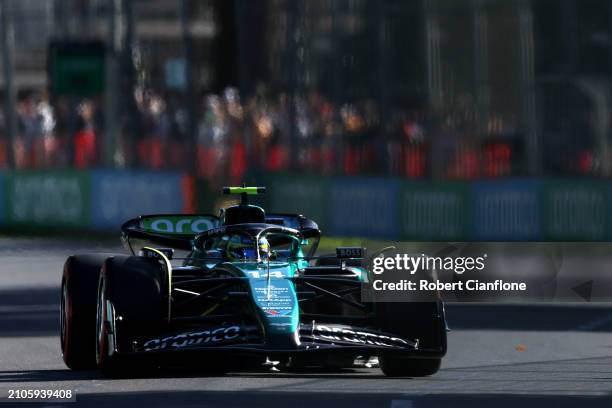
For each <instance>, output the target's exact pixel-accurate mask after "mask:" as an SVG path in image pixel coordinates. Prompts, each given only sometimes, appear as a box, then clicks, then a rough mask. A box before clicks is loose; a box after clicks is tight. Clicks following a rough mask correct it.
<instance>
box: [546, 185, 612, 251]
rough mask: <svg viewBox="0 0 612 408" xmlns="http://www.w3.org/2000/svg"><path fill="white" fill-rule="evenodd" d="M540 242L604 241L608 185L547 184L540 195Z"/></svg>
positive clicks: (607, 218) (607, 220)
mask: <svg viewBox="0 0 612 408" xmlns="http://www.w3.org/2000/svg"><path fill="white" fill-rule="evenodd" d="M543 205H544V208H543V214H544V226H545V227H544V228H545V230H544V237H543V238H544V240H553V241H574V240H577V241H600V240H605V239H607V238H608V237H607V223H608V222H609V219H610V212H609V211H608V209H609V205H608V183H606V182H603V181H602V182H597V181H548V182H546V183H545V184H544V195H543Z"/></svg>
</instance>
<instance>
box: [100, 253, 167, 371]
mask: <svg viewBox="0 0 612 408" xmlns="http://www.w3.org/2000/svg"><path fill="white" fill-rule="evenodd" d="M164 275H165V274H164V270H163V268H162V266H161V265H160V263H159V262H158V261H156V260H153V259H149V258H143V257H136V256H116V257H113V258H109V259H107V260H106V262H104V265H103V267H102V272H101V274H100V279H99V283H98V296H97V299H98V302H97V313H96V321H97V323H96V340H97V341H96V345H97V346H96V353H95V356H96V362H97V365H98V368H100V370H102V372H103V373H104V374H105V375H108V376H111V377H126V376H132V375H134V374H136V373H138V372H139V371H140V370H141V368H142V367H141V366H139V365H137V364H135V362H134V361H130V359H129V355H126V354H125V353H126V352H127V353H129V352H131V351H132V350H131V340H132V339H133V338H134V335H135V334H143V333H146V332H147V331H154V330H155V328H157V327H158V325H159V323H160V321H161V319H162V305H163V300H164V299H165V297H164V296H163V295H162V288H163V287H167V286H166V285H165V283H164V282H163V280H162V278H163V277H164ZM122 352H123V353H122Z"/></svg>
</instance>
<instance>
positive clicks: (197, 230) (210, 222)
mask: <svg viewBox="0 0 612 408" xmlns="http://www.w3.org/2000/svg"><path fill="white" fill-rule="evenodd" d="M219 223H220V221H219V217H216V216H214V215H210V214H155V215H141V216H139V217H136V218H133V219H131V220H129V221H127V222H126V223H124V224H123V225H122V226H121V238H122V240H123V242H124V244H125V245H126V246H127V247H128V249H129V250H130V251H131V252H132V253H136V252H137V251H136V252H135V251H134V248H135V246H134V245H132V242H133V241H135V240H144V241H147V242H152V243H154V244H156V245H161V246H164V247H169V248H176V249H184V250H190V249H191V241H192V240H193V239H194V238H195V237H196V236H197V235H199V234H201V233H202V232H205V231H208V230H211V229H213V228H216V227H218V226H219Z"/></svg>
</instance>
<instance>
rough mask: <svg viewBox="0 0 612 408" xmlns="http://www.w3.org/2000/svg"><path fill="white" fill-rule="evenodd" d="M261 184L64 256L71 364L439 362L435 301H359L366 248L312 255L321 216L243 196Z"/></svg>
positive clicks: (223, 367)
mask: <svg viewBox="0 0 612 408" xmlns="http://www.w3.org/2000/svg"><path fill="white" fill-rule="evenodd" d="M264 191H265V188H262V187H226V188H224V192H225V193H227V194H239V195H240V196H241V202H240V204H237V205H232V206H230V207H228V208H225V209H223V210H222V211H221V214H220V216H212V215H152V216H141V217H138V218H136V219H132V220H130V221H128V222H126V223H125V224H124V225H123V227H122V238H123V242H124V245H125V246H126V247H127V249H128V250H129V251H130V252H131V255H129V256H126V255H112V254H88V255H74V256H71V257H69V258H68V260H67V261H66V264H65V266H64V272H63V278H62V285H61V296H62V301H61V346H62V353H63V358H64V361H65V363H66V365H67V366H68V367H70V368H71V369H90V368H95V367H98V368H100V369H101V370H102V371H103V372H104V373H106V374H108V375H113V376H115V375H129V374H130V373H133V372H134V371H135V370H136V369H137V368H138V369H142V368H143V367H160V366H183V365H193V364H195V365H197V366H198V367H200V368H202V369H204V370H208V371H213V372H217V373H219V372H227V371H236V370H248V369H252V368H253V367H256V366H261V365H262V364H263V365H273V366H274V367H275V368H276V369H286V370H292V369H301V368H305V367H308V368H313V367H320V368H326V367H351V366H353V364H354V362H355V360H356V359H357V358H359V359H361V360H362V361H364V360H365V361H368V359H372V358H374V357H378V360H379V362H380V367H381V369H382V371H383V372H384V373H385V374H386V375H389V376H425V375H431V374H434V373H435V372H437V371H438V369H439V367H440V362H441V358H442V357H443V356H444V354H445V353H446V324H445V318H444V307H443V304H442V302H441V300H440V299H439V298H438V297H436V298H433V299H431V300H429V301H420V302H410V303H369V302H363V301H362V300H361V290H362V287H363V285H365V284H366V283H367V282H369V281H370V277H371V274H370V272H369V271H368V269H367V268H365V267H363V266H362V258H363V257H364V253H363V252H364V251H363V249H361V248H346V247H345V248H337V250H336V252H337V253H336V254H335V255H333V256H332V255H327V256H319V257H315V256H314V255H315V253H316V250H317V246H318V243H319V240H320V236H321V233H320V230H319V228H318V226H317V224H316V223H315V222H314V221H312V220H309V219H307V218H305V217H303V216H302V215H298V214H267V213H266V212H265V211H264V210H263V209H262V208H261V207H258V206H255V205H252V204H250V203H249V200H248V197H249V195H252V194H259V193H262V192H264Z"/></svg>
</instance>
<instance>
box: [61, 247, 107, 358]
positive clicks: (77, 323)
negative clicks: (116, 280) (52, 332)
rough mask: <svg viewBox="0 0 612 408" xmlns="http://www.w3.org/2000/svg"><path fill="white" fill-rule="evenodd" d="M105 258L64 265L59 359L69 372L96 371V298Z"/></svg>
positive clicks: (82, 258)
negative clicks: (60, 352) (61, 359)
mask: <svg viewBox="0 0 612 408" xmlns="http://www.w3.org/2000/svg"><path fill="white" fill-rule="evenodd" d="M108 257H109V254H91V255H73V256H70V257H69V258H68V259H67V260H66V263H65V264H64V272H63V275H62V285H61V294H60V296H61V299H60V344H61V349H62V358H63V359H64V363H66V366H68V368H70V369H72V370H89V369H94V368H96V349H95V341H96V305H97V301H96V297H97V287H98V277H99V275H100V268H101V267H102V264H103V263H104V260H105V259H106V258H108Z"/></svg>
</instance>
